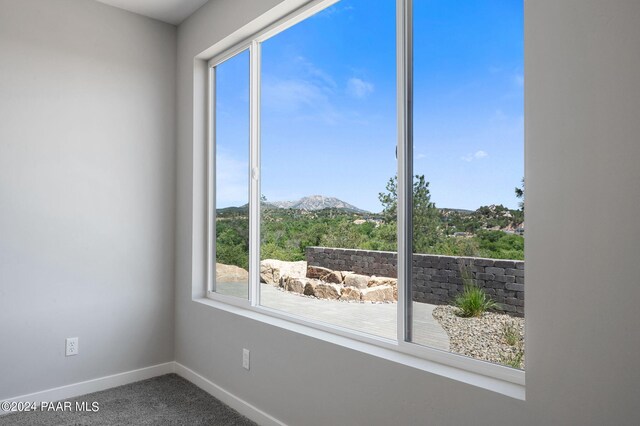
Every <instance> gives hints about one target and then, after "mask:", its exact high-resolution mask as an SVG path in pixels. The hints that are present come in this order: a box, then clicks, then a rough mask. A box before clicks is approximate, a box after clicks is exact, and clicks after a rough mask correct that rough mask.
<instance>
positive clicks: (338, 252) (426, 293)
mask: <svg viewBox="0 0 640 426" xmlns="http://www.w3.org/2000/svg"><path fill="white" fill-rule="evenodd" d="M305 257H306V259H307V263H308V264H309V265H313V266H322V267H324V268H328V269H332V270H334V271H353V272H355V273H357V274H364V275H377V276H379V277H393V278H396V277H397V276H398V268H397V267H398V254H397V253H396V252H393V251H378V250H354V249H342V248H332V247H307V248H306V249H305ZM412 260H413V268H412V270H411V272H412V274H413V277H412V280H411V287H412V290H413V291H412V294H411V296H412V300H413V301H414V302H420V303H432V304H436V305H443V304H451V303H452V302H453V300H454V299H455V298H456V297H457V296H458V295H460V294H461V293H462V291H463V290H464V284H465V282H464V272H463V271H466V272H467V273H468V278H469V279H472V280H473V283H474V284H476V285H477V286H479V287H480V288H482V289H484V291H485V292H486V293H487V294H488V295H489V296H490V297H491V299H492V300H493V301H495V302H496V303H498V305H497V306H496V307H495V309H496V310H497V311H501V312H507V313H510V314H513V315H517V316H523V315H524V262H523V261H519V260H502V259H485V258H480V257H460V256H439V255H434V254H414V255H413V259H412Z"/></svg>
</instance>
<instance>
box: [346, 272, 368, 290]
mask: <svg viewBox="0 0 640 426" xmlns="http://www.w3.org/2000/svg"><path fill="white" fill-rule="evenodd" d="M344 285H345V286H346V287H355V288H367V287H368V286H369V277H368V276H367V275H360V274H349V275H347V276H346V277H344Z"/></svg>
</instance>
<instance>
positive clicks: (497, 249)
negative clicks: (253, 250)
mask: <svg viewBox="0 0 640 426" xmlns="http://www.w3.org/2000/svg"><path fill="white" fill-rule="evenodd" d="M428 185H429V184H428V182H425V181H424V177H421V176H416V180H415V182H414V241H413V245H414V250H413V251H414V253H429V254H441V255H452V256H475V257H488V258H494V259H516V260H523V259H524V237H522V236H520V235H517V234H515V233H513V231H514V230H516V229H518V228H520V227H521V226H522V223H523V216H524V213H523V212H522V211H521V210H510V209H507V208H506V207H504V206H501V205H498V206H495V205H493V206H483V207H480V208H479V209H478V210H476V211H464V210H452V209H437V208H436V207H435V205H434V204H433V203H431V202H430V196H429V190H428ZM395 188H396V186H395V179H391V180H390V181H389V183H388V184H387V188H386V189H387V191H386V192H385V193H381V194H380V201H381V202H382V204H383V206H384V210H383V212H381V213H379V214H374V213H367V212H364V211H361V210H359V211H354V210H353V209H344V208H331V207H330V208H324V209H321V210H311V211H310V210H302V209H296V208H278V207H276V206H274V205H273V204H269V203H263V207H262V218H261V219H262V220H261V253H260V257H261V258H262V259H280V260H286V261H296V260H304V256H305V248H306V247H308V246H326V247H339V248H350V249H365V250H384V251H396V249H397V245H396V238H397V237H396V233H397V231H396V220H395V217H396V204H395V202H396V194H395ZM248 222H249V221H248V211H247V206H243V207H233V208H227V209H221V210H218V212H217V217H216V253H217V259H216V261H217V262H220V263H224V264H228V265H236V266H240V267H241V268H245V269H247V268H248V263H249V256H248V253H249V247H248V235H249V230H248Z"/></svg>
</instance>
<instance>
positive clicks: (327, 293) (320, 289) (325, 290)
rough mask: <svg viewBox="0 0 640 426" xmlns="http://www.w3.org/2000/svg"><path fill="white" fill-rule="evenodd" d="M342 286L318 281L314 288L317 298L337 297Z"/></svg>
mask: <svg viewBox="0 0 640 426" xmlns="http://www.w3.org/2000/svg"><path fill="white" fill-rule="evenodd" d="M341 290H342V286H340V285H337V284H331V283H325V282H319V283H318V284H316V286H315V288H314V293H315V296H316V297H317V298H318V299H339V298H340V292H341Z"/></svg>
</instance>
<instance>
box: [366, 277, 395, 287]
mask: <svg viewBox="0 0 640 426" xmlns="http://www.w3.org/2000/svg"><path fill="white" fill-rule="evenodd" d="M380 285H390V286H391V287H395V286H397V285H398V279H397V278H391V277H376V276H373V277H371V278H369V282H367V287H378V286H380Z"/></svg>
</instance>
